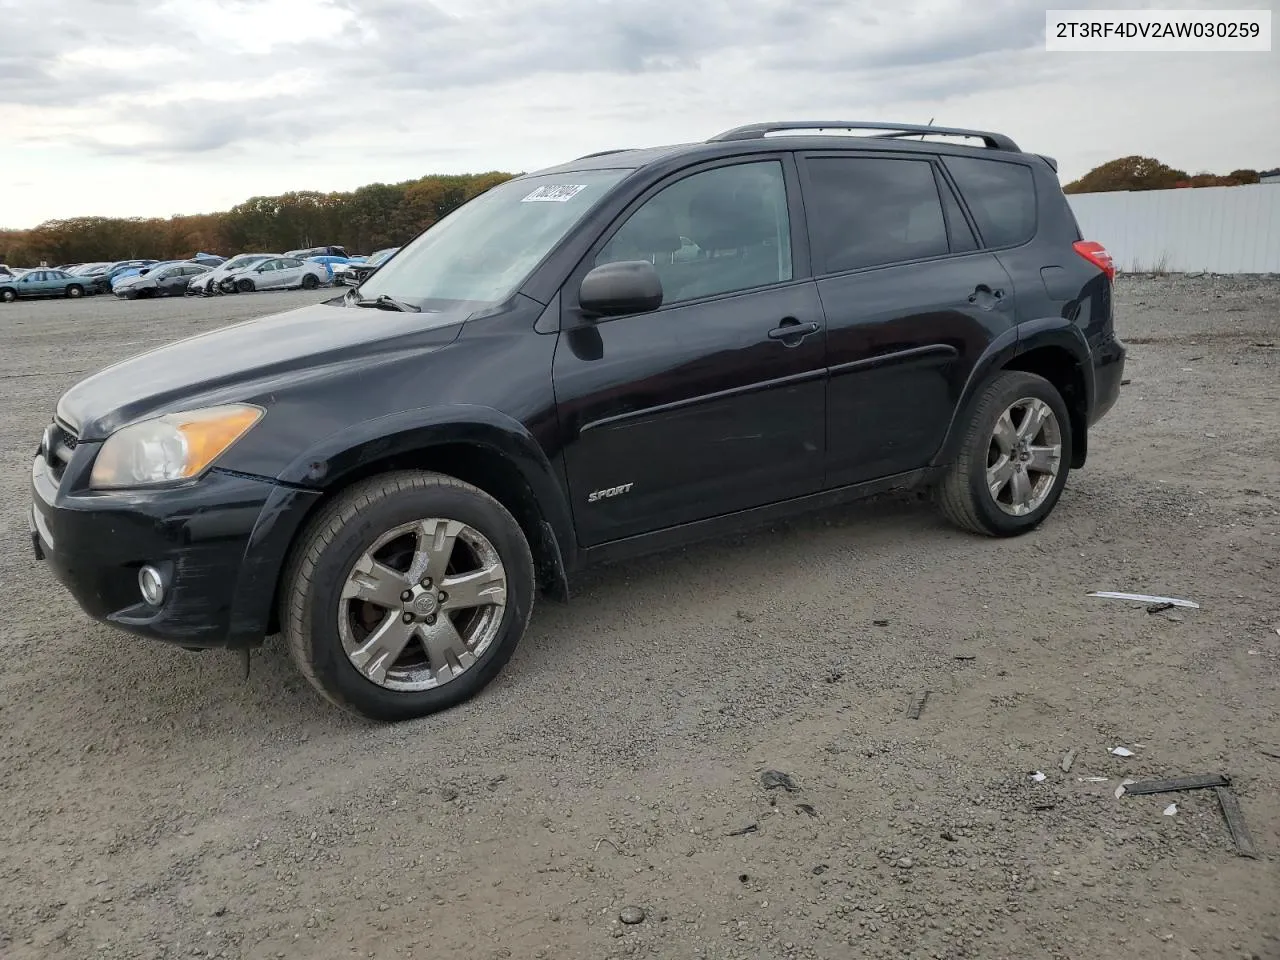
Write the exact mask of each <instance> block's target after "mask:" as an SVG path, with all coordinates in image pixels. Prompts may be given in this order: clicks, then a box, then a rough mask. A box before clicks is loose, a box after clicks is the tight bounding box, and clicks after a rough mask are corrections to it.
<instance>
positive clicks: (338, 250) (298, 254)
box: [284, 244, 348, 260]
mask: <svg viewBox="0 0 1280 960" xmlns="http://www.w3.org/2000/svg"><path fill="white" fill-rule="evenodd" d="M284 255H285V256H286V257H295V258H297V259H298V260H306V259H307V258H308V257H346V256H348V253H347V248H346V247H343V246H340V245H338V244H332V245H330V246H327V247H304V248H303V249H301V250H286V251H285V252H284Z"/></svg>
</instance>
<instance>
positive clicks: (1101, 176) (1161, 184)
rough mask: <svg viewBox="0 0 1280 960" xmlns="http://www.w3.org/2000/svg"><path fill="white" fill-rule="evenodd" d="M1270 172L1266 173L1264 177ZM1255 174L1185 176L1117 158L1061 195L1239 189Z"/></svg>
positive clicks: (1152, 163) (1141, 160)
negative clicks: (1128, 191)
mask: <svg viewBox="0 0 1280 960" xmlns="http://www.w3.org/2000/svg"><path fill="white" fill-rule="evenodd" d="M1270 172H1273V171H1268V173H1270ZM1259 176H1260V174H1259V173H1258V171H1257V170H1232V171H1231V172H1230V173H1228V174H1227V175H1226V176H1218V175H1216V174H1212V173H1197V174H1188V173H1187V171H1185V170H1179V169H1177V168H1176V167H1170V166H1167V165H1165V164H1163V163H1161V162H1160V161H1159V160H1156V159H1154V158H1152V157H1137V156H1134V157H1120V158H1119V159H1118V160H1111V161H1108V162H1107V163H1104V164H1101V165H1100V166H1097V167H1094V168H1093V169H1092V170H1090V171H1089V172H1088V173H1086V174H1085V175H1084V176H1083V177H1081V178H1080V179H1079V180H1073V181H1071V182H1070V183H1068V184H1067V185H1066V186H1065V187H1063V188H1062V189H1063V192H1064V193H1107V192H1110V191H1114V190H1178V189H1185V188H1192V187H1240V186H1244V185H1245V184H1248V183H1258V182H1259Z"/></svg>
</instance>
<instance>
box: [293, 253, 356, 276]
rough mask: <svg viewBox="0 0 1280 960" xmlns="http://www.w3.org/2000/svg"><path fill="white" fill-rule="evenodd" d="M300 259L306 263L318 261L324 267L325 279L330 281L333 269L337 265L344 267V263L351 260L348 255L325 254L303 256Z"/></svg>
mask: <svg viewBox="0 0 1280 960" xmlns="http://www.w3.org/2000/svg"><path fill="white" fill-rule="evenodd" d="M302 259H304V260H306V261H307V262H308V263H318V264H320V266H322V267H324V275H325V279H326V280H327V281H329V282H330V283H332V282H333V276H334V269H335V268H337V267H346V265H347V264H348V263H350V262H351V260H350V259H349V258H348V257H332V256H327V255H326V256H319V257H303V258H302Z"/></svg>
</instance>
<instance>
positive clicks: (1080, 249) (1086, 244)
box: [1071, 240, 1116, 280]
mask: <svg viewBox="0 0 1280 960" xmlns="http://www.w3.org/2000/svg"><path fill="white" fill-rule="evenodd" d="M1071 246H1072V247H1074V248H1075V251H1076V253H1078V254H1080V256H1082V257H1084V258H1085V259H1086V260H1088V261H1089V262H1090V263H1092V264H1093V265H1094V266H1095V267H1097V268H1098V269H1099V270H1101V271H1102V272H1103V273H1105V274H1106V275H1107V279H1108V280H1114V279H1115V278H1116V264H1115V261H1114V260H1112V259H1111V254H1109V253H1107V248H1106V247H1104V246H1103V245H1102V244H1100V243H1098V241H1096V240H1077V241H1076V242H1075V243H1073V244H1072V245H1071Z"/></svg>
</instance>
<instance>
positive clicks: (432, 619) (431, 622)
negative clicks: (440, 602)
mask: <svg viewBox="0 0 1280 960" xmlns="http://www.w3.org/2000/svg"><path fill="white" fill-rule="evenodd" d="M435 623H436V615H435V614H434V613H433V614H431V615H430V616H429V617H427V626H428V627H433V626H435Z"/></svg>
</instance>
